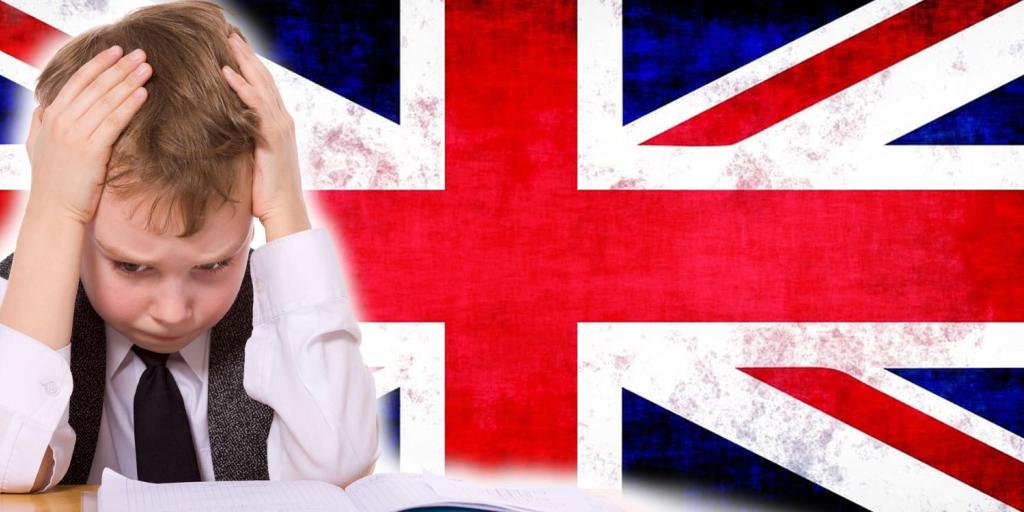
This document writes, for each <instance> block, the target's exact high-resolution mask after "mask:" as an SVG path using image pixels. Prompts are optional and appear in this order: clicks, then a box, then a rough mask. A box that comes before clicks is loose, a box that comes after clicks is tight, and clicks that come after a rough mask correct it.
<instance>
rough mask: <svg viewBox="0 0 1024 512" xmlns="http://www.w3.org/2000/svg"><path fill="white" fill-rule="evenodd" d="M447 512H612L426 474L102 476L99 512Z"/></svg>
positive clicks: (595, 500)
mask: <svg viewBox="0 0 1024 512" xmlns="http://www.w3.org/2000/svg"><path fill="white" fill-rule="evenodd" d="M421 507H455V508H467V509H470V510H490V511H496V512H505V511H508V512H562V511H577V510H578V511H594V512H619V511H621V510H622V509H621V508H619V507H618V506H616V505H614V504H613V503H612V502H610V501H609V500H607V499H605V498H602V497H597V496H590V495H588V494H586V493H584V492H582V491H581V490H579V489H577V488H575V487H568V486H536V485H532V486H516V487H487V486H482V485H479V484H475V483H472V482H467V481H463V480H457V479H453V478H446V477H442V476H439V475H434V474H430V473H426V474H414V473H381V474H376V475H370V476H367V477H364V478H361V479H359V480H357V481H355V482H354V483H352V484H351V485H349V486H348V488H346V489H342V488H340V487H338V486H335V485H331V484H328V483H325V482H318V481H314V480H292V481H240V482H190V483H177V484H151V483H146V482H140V481H138V480H132V479H130V478H126V477H125V476H123V475H121V474H119V473H117V472H116V471H113V470H111V469H109V468H107V469H104V470H103V479H102V481H101V483H100V489H99V493H98V495H97V507H96V509H97V510H98V511H99V512H128V511H146V512H185V511H189V512H192V511H206V510H210V511H227V512H234V511H237V512H307V511H308V512H398V511H403V510H410V509H415V508H421Z"/></svg>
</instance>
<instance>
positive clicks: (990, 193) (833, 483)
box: [0, 0, 1024, 511]
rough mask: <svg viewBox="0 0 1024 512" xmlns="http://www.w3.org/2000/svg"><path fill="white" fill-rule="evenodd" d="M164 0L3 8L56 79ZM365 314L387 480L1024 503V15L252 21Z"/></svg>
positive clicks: (925, 505)
mask: <svg viewBox="0 0 1024 512" xmlns="http://www.w3.org/2000/svg"><path fill="white" fill-rule="evenodd" d="M141 5H145V4H144V3H142V2H135V1H129V0H108V1H107V2H80V1H74V0H64V1H53V2H43V1H28V0H17V1H7V2H3V3H0V24H2V26H3V30H2V31H0V75H2V77H0V125H2V128H0V132H2V133H0V137H2V140H0V144H3V145H0V186H2V187H3V188H5V189H8V190H9V191H7V192H4V193H2V194H0V197H3V198H4V200H3V205H4V209H5V214H4V216H5V219H6V221H5V223H4V227H3V231H2V236H3V243H4V245H5V247H4V249H5V250H6V251H7V252H5V253H4V254H7V253H9V252H11V251H12V250H13V247H14V239H15V236H16V234H17V226H18V220H19V217H20V214H21V212H20V208H21V206H20V204H21V201H22V200H23V198H24V192H23V190H25V189H26V188H27V187H28V184H29V177H30V168H29V166H28V161H27V158H26V157H25V154H24V147H23V146H22V143H23V141H24V137H25V135H26V133H27V132H26V130H27V117H28V114H29V112H30V110H31V106H32V101H31V90H32V86H33V80H34V79H35V77H36V76H37V75H38V72H39V69H40V68H41V67H42V66H43V65H44V64H45V62H46V59H47V58H48V57H49V55H51V54H52V52H53V51H55V49H56V48H57V47H59V46H60V44H62V42H64V41H66V40H67V38H68V37H69V36H72V35H74V34H77V33H79V32H81V31H83V30H85V29H87V28H90V27H92V26H95V25H97V24H100V23H106V22H110V21H113V20H116V19H118V18H119V17H120V16H122V15H123V14H124V13H126V12H127V11H129V10H131V9H133V8H135V7H138V6H141ZM221 5H224V6H226V7H227V8H228V9H229V10H230V11H231V12H232V13H233V15H234V16H235V17H234V18H233V19H232V21H233V22H235V23H236V24H239V25H240V26H241V27H242V29H243V31H244V32H245V33H246V34H247V35H248V36H249V37H250V39H251V40H253V41H254V45H255V47H256V49H257V50H258V51H259V52H260V54H261V55H262V56H263V58H264V62H265V63H266V64H267V65H268V67H269V68H270V70H271V72H272V73H273V74H274V76H275V79H276V80H277V83H278V85H279V87H280V88H281V91H282V95H283V96H284V99H285V102H286V104H287V106H288V108H289V111H290V112H291V113H292V115H293V117H294V118H295V121H296V124H297V130H298V142H299V146H300V160H301V164H302V171H303V175H304V176H303V178H304V183H305V185H306V188H307V189H308V191H309V193H308V197H309V200H310V202H311V203H312V204H313V205H315V209H316V210H317V211H318V216H319V218H318V219H317V220H316V221H315V223H317V224H319V225H322V226H327V227H329V228H330V229H331V230H332V232H333V233H334V235H335V240H336V243H337V245H338V248H339V252H340V254H341V256H342V259H343V260H344V261H343V264H344V265H345V266H346V268H347V271H348V272H347V275H348V278H349V288H350V289H351V290H352V291H353V292H354V294H355V295H356V297H357V298H358V301H357V302H358V304H359V311H358V316H359V318H360V319H361V320H362V322H361V326H362V327H363V330H364V336H365V339H364V346H363V347H364V348H363V351H364V355H365V357H366V358H367V362H368V364H370V365H371V366H374V367H375V368H379V370H378V371H377V372H376V374H375V375H376V379H377V388H378V395H379V396H380V397H381V411H382V415H383V418H385V420H386V421H385V422H384V423H385V425H384V426H385V427H386V429H385V430H386V431H387V433H388V442H387V445H388V447H387V449H386V456H385V459H386V460H384V461H382V465H381V466H379V467H378V470H379V471H382V470H405V471H420V470H430V471H434V472H443V471H446V470H451V468H453V467H469V468H471V469H472V470H475V471H479V472H480V474H483V473H484V472H487V471H491V470H494V469H498V468H517V469H521V470H525V471H531V470H538V471H539V470H544V471H547V470H554V471H556V472H561V473H562V474H570V475H572V476H573V478H575V479H576V482H577V483H578V484H579V485H580V486H581V487H584V488H611V489H622V490H623V492H624V494H625V496H626V497H627V498H629V497H631V496H632V497H634V498H635V499H636V500H637V502H644V501H645V500H647V499H648V498H650V499H651V500H652V501H651V502H650V503H651V505H652V506H653V504H654V501H653V500H654V498H653V496H654V495H655V494H651V493H652V492H655V493H656V494H657V496H658V500H663V499H664V500H666V501H658V503H660V504H664V503H668V505H667V507H668V508H670V509H686V508H694V509H699V508H707V509H713V510H725V509H742V510H753V509H772V508H782V509H811V510H859V509H870V510H929V511H931V510H1012V509H1014V508H1016V509H1024V324H1021V323H1020V322H1021V320H1022V318H1024V265H1022V261H1024V195H1022V194H1021V192H1020V190H1021V188H1022V186H1024V152H1022V151H1021V149H1020V147H1021V146H1020V144H1022V143H1024V30H1021V27H1022V26H1024V5H1022V4H1021V3H1019V2H1016V1H981V0H977V1H942V0H917V1H915V0H875V1H833V2H782V1H768V2H755V1H734V0H718V1H714V2H706V1H697V0H681V1H664V0H579V1H577V2H572V1H561V2H556V1H551V2H547V1H537V2H508V1H462V0H458V1H449V2H439V1H437V0H387V1H370V0H366V1H348V2H339V3H337V4H333V3H332V4H330V5H328V4H327V3H324V4H321V3H317V2H311V1H302V0H296V1H292V2H273V1H269V0H268V1H247V2H235V3H222V4H221Z"/></svg>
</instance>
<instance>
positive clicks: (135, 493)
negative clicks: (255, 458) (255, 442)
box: [97, 468, 358, 512]
mask: <svg viewBox="0 0 1024 512" xmlns="http://www.w3.org/2000/svg"><path fill="white" fill-rule="evenodd" d="M98 498H99V499H98V502H99V503H98V507H97V508H98V509H99V512H130V511H139V510H144V511H146V512H200V511H208V510H218V511H225V512H233V511H237V512H295V511H296V510H303V511H310V512H358V510H357V509H356V507H355V505H353V504H352V501H351V500H350V499H349V497H348V496H347V495H346V494H345V491H343V490H342V489H341V488H339V487H337V486H334V485H331V484H328V483H325V482H317V481H312V480H298V481H240V482H189V483H177V484H151V483H146V482H140V481H138V480H132V479H129V478H125V477H124V476H123V475H121V474H119V473H117V472H116V471H112V470H111V469H110V468H106V469H104V470H103V479H102V482H101V484H100V490H99V497H98Z"/></svg>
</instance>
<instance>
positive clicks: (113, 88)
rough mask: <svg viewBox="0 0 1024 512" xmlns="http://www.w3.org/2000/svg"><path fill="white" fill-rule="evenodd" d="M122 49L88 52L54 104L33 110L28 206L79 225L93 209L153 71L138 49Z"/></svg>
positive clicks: (114, 48)
mask: <svg viewBox="0 0 1024 512" xmlns="http://www.w3.org/2000/svg"><path fill="white" fill-rule="evenodd" d="M122 52H123V50H122V49H121V48H120V47H118V46H114V47H112V48H109V49H107V50H105V51H103V52H101V53H100V54H99V55H97V56H96V57H93V59H92V60H90V61H89V62H87V63H85V64H84V65H83V66H82V67H81V68H79V69H78V71H76V72H75V74H74V75H72V76H71V78H70V79H69V80H68V82H67V83H66V84H64V87H63V88H61V90H60V92H59V93H58V94H57V97H56V99H54V100H53V103H51V104H50V105H48V106H46V107H43V106H42V105H40V106H38V107H36V109H35V111H33V113H32V125H31V128H30V129H29V134H28V141H27V142H26V143H25V149H26V150H27V151H28V158H29V162H30V163H31V165H32V186H31V189H30V192H29V204H30V205H35V207H36V208H41V209H43V210H45V211H48V212H60V213H61V214H66V215H68V216H70V217H71V218H72V219H74V220H76V221H78V222H81V223H83V224H85V223H87V222H89V221H90V220H92V218H93V216H94V215H95V214H96V208H97V206H98V205H99V198H100V193H101V192H102V189H103V182H104V180H105V179H106V175H107V164H108V162H109V161H110V156H111V153H112V150H113V146H114V142H115V141H116V140H117V138H118V137H119V136H120V135H121V132H122V131H123V130H124V128H125V126H127V125H128V122H129V121H131V118H132V116H134V115H135V113H136V112H138V110H139V108H140V107H142V103H143V102H144V101H145V99H146V89H144V88H143V87H142V84H143V83H145V82H146V80H148V79H149V77H150V75H151V73H152V69H151V68H150V66H149V64H145V63H144V61H145V59H146V55H145V53H144V52H143V51H142V50H141V49H139V50H136V51H135V52H132V53H131V54H128V55H125V56H123V57H122V56H121V54H122Z"/></svg>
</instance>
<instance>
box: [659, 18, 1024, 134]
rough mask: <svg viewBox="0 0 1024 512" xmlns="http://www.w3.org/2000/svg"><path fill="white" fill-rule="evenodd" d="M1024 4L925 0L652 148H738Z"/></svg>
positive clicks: (685, 124)
mask: <svg viewBox="0 0 1024 512" xmlns="http://www.w3.org/2000/svg"><path fill="white" fill-rule="evenodd" d="M1018 1H1019V0H989V1H980V2H976V1H971V2H963V1H958V0H925V1H923V2H921V3H918V4H916V5H913V6H911V7H908V8H907V9H905V10H903V11H902V12H900V13H898V14H896V15H895V16H893V17H891V18H889V19H887V20H885V21H883V22H881V23H879V24H877V25H874V26H872V27H871V28H869V29H867V30H864V31H863V32H860V33H858V34H856V35H854V36H852V37H850V38H849V39H847V40H845V41H843V42H841V43H839V44H837V45H835V46H833V47H831V48H829V49H827V50H825V51H823V52H821V53H819V54H817V55H815V56H813V57H811V58H809V59H807V60H805V61H803V62H801V63H799V64H797V65H795V66H793V67H791V68H789V69H787V70H785V71H783V72H781V73H779V74H778V75H775V76H773V77H771V78H769V79H768V80H765V81H764V82H761V83H760V84H757V85H755V86H754V87H751V88H750V89H747V90H745V91H743V92H741V93H739V94H737V95H736V96H733V97H732V98H730V99H728V100H726V101H724V102H722V103H720V104H718V105H716V106H714V107H712V108H710V109H708V110H705V111H704V112H701V113H700V114H698V115H696V116H694V117H692V118H690V119H688V120H686V121H684V122H682V123H681V124H679V125H676V126H674V127H672V128H670V129H669V130H667V131H665V132H662V133H661V134H659V135H656V136H654V137H652V138H651V139H650V140H648V141H646V142H644V144H648V145H665V146H724V145H728V144H735V143H737V142H740V141H742V140H744V139H746V138H748V137H750V136H752V135H755V134H757V133H759V132H761V131H762V130H765V129H767V128H769V127H770V126H773V125H775V124H776V123H778V122H780V121H782V120H784V119H786V118H788V117H790V116H792V115H794V114H796V113H797V112H800V111H802V110H804V109H806V108H808V107H810V106H811V105H813V104H815V103H817V102H819V101H821V100H823V99H825V98H827V97H829V96H832V95H833V94H835V93H837V92H839V91H842V90H843V89H846V88H847V87H850V86H851V85H853V84H856V83H857V82H860V81H861V80H864V79H865V78H867V77H869V76H871V75H873V74H875V73H877V72H879V71H881V70H883V69H885V68H887V67H889V66H892V65H893V64H896V63H897V62H899V61H901V60H903V59H905V58H907V57H909V56H911V55H913V54H915V53H917V52H920V51H921V50H924V49H925V48H927V47H929V46H932V45H934V44H935V43H938V42H939V41H942V40H943V39H945V38H947V37H949V36H951V35H953V34H955V33H957V32H960V31H961V30H963V29H965V28H967V27H969V26H971V25H974V24H975V23H978V22H979V21H981V20H983V19H985V18H988V17H989V16H992V15H993V14H995V13H997V12H999V11H1001V10H1003V9H1005V8H1007V7H1009V6H1011V5H1013V4H1015V3H1017V2H1018Z"/></svg>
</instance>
